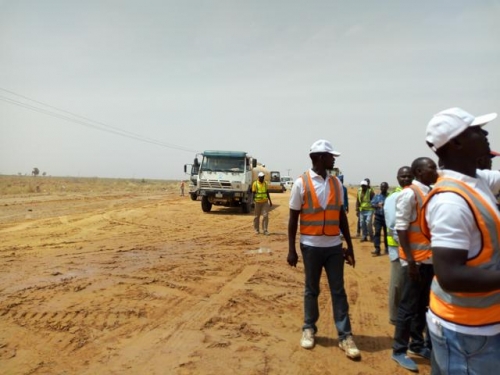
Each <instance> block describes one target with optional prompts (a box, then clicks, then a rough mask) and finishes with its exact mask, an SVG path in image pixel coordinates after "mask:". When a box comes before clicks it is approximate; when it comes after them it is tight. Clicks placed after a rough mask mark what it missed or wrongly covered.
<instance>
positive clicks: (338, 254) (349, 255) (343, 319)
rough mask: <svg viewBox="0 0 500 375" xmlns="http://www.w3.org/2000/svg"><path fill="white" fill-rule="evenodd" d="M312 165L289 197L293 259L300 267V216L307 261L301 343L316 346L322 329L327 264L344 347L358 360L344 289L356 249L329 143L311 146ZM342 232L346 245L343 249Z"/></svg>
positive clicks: (339, 331) (304, 258)
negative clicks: (346, 266)
mask: <svg viewBox="0 0 500 375" xmlns="http://www.w3.org/2000/svg"><path fill="white" fill-rule="evenodd" d="M309 156H310V158H311V161H312V168H311V169H309V170H308V171H307V172H305V173H304V174H303V175H302V176H301V177H299V178H298V179H297V180H296V181H295V183H294V184H293V187H292V191H291V195H290V218H289V222H288V257H287V262H288V264H289V265H291V266H292V267H296V266H297V262H298V255H297V250H296V245H295V237H296V235H297V229H298V222H299V217H300V250H301V252H302V259H303V261H304V272H305V291H304V325H303V326H302V338H301V340H300V345H301V346H302V347H303V348H304V349H312V348H313V347H314V336H315V334H316V332H317V331H318V328H317V326H316V322H317V321H318V318H319V307H318V297H319V293H320V288H319V285H320V279H321V273H322V270H323V268H324V269H325V271H326V275H327V278H328V284H329V286H330V294H331V299H332V307H333V319H334V321H335V326H336V328H337V332H338V336H339V347H340V348H341V349H342V350H344V351H345V353H346V355H347V357H349V358H352V359H356V358H359V357H360V356H361V355H360V352H359V350H358V348H357V347H356V344H355V343H354V340H353V338H352V331H351V321H350V319H349V303H348V301H347V295H346V292H345V288H344V262H347V263H348V264H350V265H352V266H353V267H354V265H355V259H354V250H353V248H352V241H351V234H350V232H349V223H348V221H347V215H346V213H345V210H344V208H343V205H342V203H343V191H342V184H341V183H340V181H339V179H338V178H337V177H335V176H331V175H329V174H328V173H327V170H331V169H333V166H334V164H335V157H336V156H340V153H339V152H337V151H334V150H333V147H332V145H331V143H330V142H328V141H325V140H319V141H316V142H315V143H314V144H313V145H312V146H311V149H310V153H309ZM340 231H342V234H343V236H344V240H345V241H346V244H347V249H345V252H344V249H342V241H341V239H340Z"/></svg>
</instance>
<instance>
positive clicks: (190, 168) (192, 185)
mask: <svg viewBox="0 0 500 375" xmlns="http://www.w3.org/2000/svg"><path fill="white" fill-rule="evenodd" d="M199 170H200V161H199V160H198V154H197V155H196V157H195V158H194V162H193V164H184V173H186V174H188V175H189V196H190V197H191V199H192V200H194V201H195V200H197V199H198V189H199V184H198V172H199Z"/></svg>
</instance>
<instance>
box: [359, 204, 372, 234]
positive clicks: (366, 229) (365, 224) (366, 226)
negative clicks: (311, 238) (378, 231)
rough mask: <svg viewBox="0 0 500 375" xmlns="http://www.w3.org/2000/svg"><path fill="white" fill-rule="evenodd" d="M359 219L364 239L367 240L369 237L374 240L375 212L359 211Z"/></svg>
mask: <svg viewBox="0 0 500 375" xmlns="http://www.w3.org/2000/svg"><path fill="white" fill-rule="evenodd" d="M359 219H360V221H361V230H362V232H363V238H364V239H366V238H367V236H370V238H373V211H359Z"/></svg>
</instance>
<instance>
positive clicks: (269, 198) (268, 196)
mask: <svg viewBox="0 0 500 375" xmlns="http://www.w3.org/2000/svg"><path fill="white" fill-rule="evenodd" d="M266 190H267V191H266V192H267V200H268V201H269V206H271V207H272V206H273V202H271V195H269V189H268V188H267V183H266Z"/></svg>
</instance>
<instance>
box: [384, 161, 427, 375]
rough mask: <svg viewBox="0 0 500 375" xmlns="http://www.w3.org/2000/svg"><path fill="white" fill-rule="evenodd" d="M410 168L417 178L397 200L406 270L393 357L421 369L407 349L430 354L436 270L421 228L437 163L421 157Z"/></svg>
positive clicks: (425, 354) (402, 255)
mask: <svg viewBox="0 0 500 375" xmlns="http://www.w3.org/2000/svg"><path fill="white" fill-rule="evenodd" d="M411 170H412V174H413V175H414V177H415V180H413V182H412V184H411V185H409V186H407V187H406V188H404V189H403V191H402V192H401V194H400V195H399V197H398V199H397V202H396V225H395V228H396V230H397V233H398V238H399V258H400V261H401V266H402V267H403V269H404V271H402V278H403V280H402V283H403V289H402V293H401V300H400V302H399V309H398V315H397V319H396V329H395V331H394V343H393V346H392V359H393V360H394V361H396V362H397V363H398V364H399V365H400V366H402V367H404V368H406V369H407V370H410V371H418V367H417V364H416V363H415V362H414V361H413V360H412V359H411V358H409V357H408V356H407V355H406V352H407V351H408V352H410V353H412V354H416V355H418V356H420V357H423V358H426V359H430V358H431V350H430V347H429V346H430V345H429V341H430V340H428V339H427V340H426V339H425V338H424V331H425V328H426V323H425V313H426V311H427V306H428V305H429V291H430V286H431V281H432V278H433V277H434V271H433V267H432V258H431V257H432V253H431V248H430V242H429V240H428V239H427V238H426V237H425V236H424V235H423V234H422V231H421V228H420V210H421V207H422V204H423V200H424V197H425V196H426V195H427V194H428V193H429V190H430V187H429V186H430V185H432V184H433V183H434V182H436V179H437V166H436V163H435V162H434V161H432V159H429V158H426V157H421V158H417V159H415V160H414V161H413V163H412V165H411ZM410 339H411V340H410Z"/></svg>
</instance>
